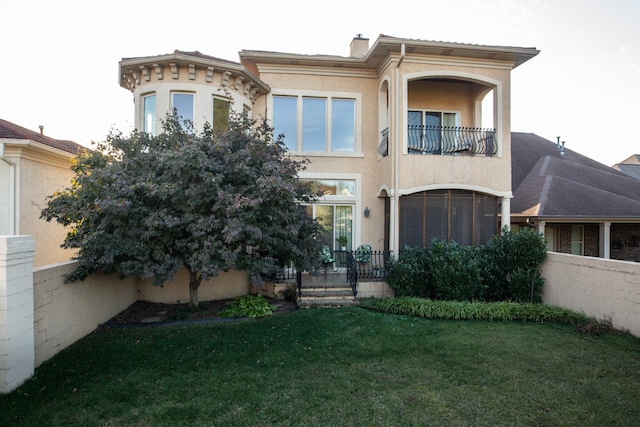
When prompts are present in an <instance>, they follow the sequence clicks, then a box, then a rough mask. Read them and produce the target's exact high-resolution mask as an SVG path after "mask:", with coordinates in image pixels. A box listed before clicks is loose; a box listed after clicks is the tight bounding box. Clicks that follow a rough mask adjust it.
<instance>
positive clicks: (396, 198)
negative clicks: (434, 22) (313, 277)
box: [391, 43, 406, 258]
mask: <svg viewBox="0 0 640 427" xmlns="http://www.w3.org/2000/svg"><path fill="white" fill-rule="evenodd" d="M405 53H406V46H405V44H404V43H402V44H401V45H400V59H398V63H397V64H396V76H395V80H396V85H395V86H396V87H395V91H396V97H395V98H396V102H395V119H396V120H395V121H396V123H395V132H394V134H395V135H394V140H395V144H393V150H394V155H393V198H392V199H391V202H392V206H391V215H392V216H393V221H391V224H393V237H392V239H391V240H392V248H391V250H393V253H394V254H395V256H396V258H397V257H398V252H399V249H400V248H399V245H400V239H399V234H400V233H399V232H398V231H399V223H398V218H399V215H398V214H399V212H400V194H399V193H400V141H401V139H400V138H401V135H402V134H403V133H402V132H401V131H400V115H401V114H403V111H402V109H401V107H400V88H401V85H400V65H402V62H403V61H404V57H405Z"/></svg>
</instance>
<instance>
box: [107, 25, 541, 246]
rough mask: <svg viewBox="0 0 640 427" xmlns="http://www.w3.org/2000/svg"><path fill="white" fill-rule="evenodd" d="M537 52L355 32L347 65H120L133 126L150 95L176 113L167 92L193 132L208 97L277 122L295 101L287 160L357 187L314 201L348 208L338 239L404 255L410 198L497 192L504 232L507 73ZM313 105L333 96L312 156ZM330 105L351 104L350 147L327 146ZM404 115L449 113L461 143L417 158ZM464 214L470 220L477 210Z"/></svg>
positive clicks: (324, 59)
mask: <svg viewBox="0 0 640 427" xmlns="http://www.w3.org/2000/svg"><path fill="white" fill-rule="evenodd" d="M537 53H538V51H537V50H536V49H533V48H514V47H499V46H478V45H468V44H459V43H446V42H431V41H424V40H409V39H399V38H394V37H388V36H384V35H381V36H380V37H379V38H378V39H377V40H375V42H374V43H373V45H372V46H371V47H369V40H368V39H366V38H363V37H361V36H357V37H356V38H354V39H353V41H352V43H351V56H349V57H337V56H325V55H304V54H290V53H278V52H265V51H248V50H243V51H241V52H240V62H239V63H235V62H232V61H225V60H220V59H219V58H216V57H212V56H207V55H203V54H201V53H199V52H179V51H176V52H174V54H170V55H160V56H150V57H141V58H125V59H123V60H122V61H121V62H120V84H121V86H122V87H124V88H126V89H128V90H130V91H131V92H132V93H133V98H134V102H135V105H136V108H135V111H136V112H135V123H136V127H137V128H138V129H142V128H143V125H144V123H143V122H144V120H143V116H142V114H143V109H144V108H145V107H144V106H143V105H142V103H143V99H144V97H145V96H146V95H149V94H153V96H155V100H156V105H155V108H156V110H155V114H156V117H157V120H160V118H161V117H163V116H164V114H166V112H168V111H171V110H170V109H171V102H170V98H171V93H175V92H176V91H184V92H189V93H193V94H194V96H195V101H194V108H195V111H196V112H195V114H194V117H195V119H194V122H195V123H194V124H195V126H196V128H200V127H201V126H202V125H203V123H204V122H205V121H209V122H211V121H212V120H214V118H213V117H212V113H211V112H212V111H213V109H212V105H211V102H212V101H211V100H212V98H215V97H218V96H226V97H227V99H229V100H230V108H231V109H232V110H234V111H236V112H240V113H242V112H244V113H247V114H249V115H250V116H253V117H255V118H258V117H266V118H267V119H268V120H270V121H271V122H272V123H276V120H274V119H275V117H274V114H276V110H277V108H276V105H275V99H276V98H278V99H284V98H287V99H290V100H296V101H292V102H296V105H297V107H296V108H297V113H296V112H294V113H293V114H297V119H296V117H295V116H289V117H288V118H289V119H290V120H293V121H295V120H297V125H295V126H297V131H290V132H289V134H288V135H287V134H285V135H284V136H285V143H286V144H287V147H288V148H289V155H291V156H293V157H295V158H299V159H303V158H304V159H308V160H310V163H309V165H308V166H307V168H306V169H305V171H304V172H303V173H301V174H300V176H301V178H303V179H309V180H318V181H324V182H326V181H332V182H338V181H349V182H351V183H352V184H353V188H355V193H354V194H351V193H350V194H349V195H348V197H343V196H342V195H337V194H333V195H327V196H326V197H324V198H323V199H321V200H320V202H319V205H323V206H328V207H332V206H333V207H334V208H336V207H341V208H343V209H346V210H348V212H349V213H348V218H349V219H348V221H349V225H348V228H347V229H346V231H345V229H344V228H343V229H341V231H340V233H341V234H343V233H347V234H348V237H349V245H348V246H349V249H355V248H356V247H357V246H359V245H361V244H369V245H371V246H372V247H373V249H374V250H382V249H387V250H392V251H398V250H400V249H401V243H402V242H401V239H400V237H399V236H400V229H401V228H402V227H404V226H406V224H405V225H403V221H404V222H406V221H407V220H406V219H403V218H405V217H406V215H405V216H404V217H403V216H402V207H401V205H402V202H401V201H402V197H403V196H405V195H411V194H416V193H421V192H428V191H432V190H442V189H446V190H462V191H467V192H469V194H476V193H477V194H481V195H483V197H484V195H490V196H491V197H493V198H494V199H495V200H496V205H498V203H499V204H500V205H501V206H502V207H501V210H500V211H499V215H498V214H494V215H495V227H494V230H493V232H494V233H497V232H498V231H499V229H500V228H501V225H505V224H509V215H510V211H509V200H510V198H511V197H512V192H511V148H510V132H511V129H510V126H511V120H510V106H511V103H510V96H511V88H510V84H511V82H510V73H511V70H513V69H514V68H515V67H517V66H519V65H521V64H522V63H524V62H526V61H527V60H529V59H531V58H533V57H534V56H535V55H537ZM307 100H326V120H327V122H326V124H325V126H326V130H325V132H326V133H327V135H328V136H327V137H326V146H325V147H324V148H320V149H315V148H314V149H315V150H316V151H310V149H309V148H305V145H304V138H306V136H304V135H302V134H301V132H303V130H304V129H305V128H304V126H305V124H304V121H305V120H307V119H306V118H304V115H303V111H306V110H303V108H305V107H304V106H303V104H304V103H306V102H307ZM332 100H348V101H349V102H353V105H354V110H355V111H354V117H353V127H354V131H353V135H352V137H353V142H352V146H351V147H350V148H349V149H347V150H334V149H333V148H332V147H333V145H332V144H333V142H332V136H331V135H332V127H331V126H332V124H331V121H332V120H333V118H332V117H333V116H332V106H331V102H332ZM486 101H490V102H486ZM323 102H324V101H323ZM485 105H487V107H484V106H485ZM189 108H191V107H189ZM483 108H487V109H489V111H486V110H485V111H483ZM304 114H307V113H304ZM323 114H324V113H323ZM409 115H411V117H412V120H415V118H416V117H423V118H424V124H426V120H427V118H429V117H433V116H434V115H440V117H441V119H442V120H443V121H444V119H445V116H447V120H448V121H449V122H451V123H449V124H448V125H446V126H448V127H447V128H446V129H445V128H444V127H443V128H442V131H441V132H443V137H444V135H445V134H444V132H448V133H451V134H454V135H458V136H455V137H454V139H455V140H454V142H453V143H452V144H454V146H453V147H451V146H449V147H448V148H447V150H448V151H446V152H444V151H443V152H433V151H429V152H427V151H424V152H421V151H420V150H419V149H418V150H416V148H415V147H414V145H413V144H414V142H412V141H411V138H412V137H411V136H410V135H409V134H408V132H409V124H410V120H409ZM420 120H422V119H420ZM443 123H444V122H443ZM486 123H489V124H488V125H487V124H486ZM424 124H423V125H424ZM276 127H277V126H276ZM483 127H489V128H490V129H488V131H489V132H490V133H485V131H484V130H481V128H483ZM424 129H426V128H425V127H423V132H425V130H424ZM462 129H465V130H464V131H463V130H462ZM277 130H278V129H276V131H277ZM412 132H413V133H412V135H414V134H415V131H412ZM463 132H468V134H470V135H474V136H473V138H480V136H479V135H490V137H491V139H490V140H488V139H486V137H485V138H484V139H482V140H481V141H482V144H486V145H485V146H481V145H479V144H480V140H479V139H474V141H473V142H471V141H470V140H468V139H466V140H463V139H462V136H461V135H463ZM301 135H302V136H301ZM423 138H424V136H423ZM438 138H440V137H438ZM301 141H302V142H301ZM439 144H440V142H439ZM442 144H444V142H442ZM443 147H444V145H443ZM474 197H475V196H474ZM474 200H475V199H474ZM336 209H337V208H336ZM365 211H367V212H368V215H365ZM336 212H337V211H336ZM314 215H315V214H314ZM334 215H335V213H334ZM465 215H469V216H470V217H471V216H472V214H471V211H469V213H466V214H465ZM499 216H501V219H500V220H498V217H499ZM470 221H475V220H473V219H471V220H470ZM499 221H501V224H498V222H499ZM474 226H475V225H474ZM337 233H338V232H336V236H335V237H337ZM405 234H406V232H405ZM485 235H486V233H485ZM328 243H330V244H331V242H328ZM476 243H480V242H476ZM334 245H335V243H334Z"/></svg>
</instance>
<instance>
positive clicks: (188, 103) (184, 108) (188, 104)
mask: <svg viewBox="0 0 640 427" xmlns="http://www.w3.org/2000/svg"><path fill="white" fill-rule="evenodd" d="M194 98H195V97H194V95H193V93H184V92H174V93H172V94H171V107H172V108H173V109H174V110H176V112H177V113H178V116H180V117H182V119H184V120H189V121H190V122H192V123H193V119H194V117H195V106H194Z"/></svg>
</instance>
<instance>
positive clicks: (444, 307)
mask: <svg viewBox="0 0 640 427" xmlns="http://www.w3.org/2000/svg"><path fill="white" fill-rule="evenodd" d="M362 305H363V306H364V307H366V308H368V309H371V310H374V311H378V312H381V313H388V314H401V315H406V316H412V317H423V318H429V319H451V320H454V319H455V320H490V321H522V322H538V323H542V322H547V323H563V324H571V325H583V324H587V323H589V322H590V321H591V320H590V319H589V318H588V317H586V316H584V315H582V314H579V313H576V312H573V311H571V310H567V309H564V308H559V307H552V306H547V305H542V304H521V303H515V302H491V303H485V302H462V301H433V300H430V299H426V298H415V297H400V298H384V299H373V298H371V299H367V300H363V301H362Z"/></svg>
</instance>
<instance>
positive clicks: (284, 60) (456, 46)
mask: <svg viewBox="0 0 640 427" xmlns="http://www.w3.org/2000/svg"><path fill="white" fill-rule="evenodd" d="M403 46H404V52H403ZM539 52H540V51H539V50H537V49H535V48H524V47H505V46H484V45H477V44H465V43H451V42H442V41H431V40H415V39H404V38H398V37H391V36H387V35H384V34H381V35H380V36H379V37H378V39H376V41H375V42H374V44H373V46H371V49H369V50H368V52H367V53H366V54H365V56H364V57H363V58H360V57H343V56H337V55H301V54H293V53H281V52H268V51H258V50H242V51H240V59H241V61H242V62H243V63H247V62H254V63H258V62H259V63H262V64H290V63H294V64H296V65H306V66H319V67H322V66H327V64H330V65H331V66H332V67H342V68H368V69H377V68H378V67H379V66H380V65H381V64H383V63H384V62H386V61H387V59H388V57H389V56H391V54H395V55H401V54H403V53H404V54H407V55H409V54H416V55H433V56H439V57H450V58H454V57H458V58H473V59H481V60H491V61H502V62H506V63H510V64H512V67H513V68H515V67H517V66H519V65H521V64H523V63H524V62H526V61H528V60H529V59H531V58H533V57H534V56H536V55H537V54H538V53H539Z"/></svg>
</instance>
